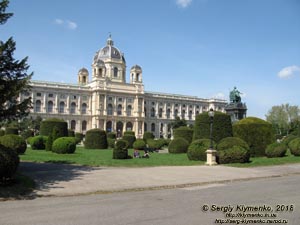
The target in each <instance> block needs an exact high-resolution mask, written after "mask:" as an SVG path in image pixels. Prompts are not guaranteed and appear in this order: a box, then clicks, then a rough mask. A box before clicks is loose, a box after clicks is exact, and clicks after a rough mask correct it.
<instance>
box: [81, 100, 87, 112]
mask: <svg viewBox="0 0 300 225" xmlns="http://www.w3.org/2000/svg"><path fill="white" fill-rule="evenodd" d="M86 109H87V104H86V103H82V105H81V113H82V114H86Z"/></svg>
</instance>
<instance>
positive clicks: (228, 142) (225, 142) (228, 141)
mask: <svg viewBox="0 0 300 225" xmlns="http://www.w3.org/2000/svg"><path fill="white" fill-rule="evenodd" d="M233 146H240V147H243V148H244V149H246V150H247V151H249V150H250V148H249V145H248V144H247V142H245V141H244V140H242V139H241V138H238V137H227V138H223V139H222V140H221V141H220V142H219V143H218V144H217V150H218V151H220V150H226V149H229V148H232V147H233Z"/></svg>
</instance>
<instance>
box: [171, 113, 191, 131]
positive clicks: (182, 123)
mask: <svg viewBox="0 0 300 225" xmlns="http://www.w3.org/2000/svg"><path fill="white" fill-rule="evenodd" d="M186 126H187V122H186V120H185V119H180V118H179V117H178V116H176V118H175V120H173V122H172V123H171V127H172V129H176V128H179V127H186Z"/></svg>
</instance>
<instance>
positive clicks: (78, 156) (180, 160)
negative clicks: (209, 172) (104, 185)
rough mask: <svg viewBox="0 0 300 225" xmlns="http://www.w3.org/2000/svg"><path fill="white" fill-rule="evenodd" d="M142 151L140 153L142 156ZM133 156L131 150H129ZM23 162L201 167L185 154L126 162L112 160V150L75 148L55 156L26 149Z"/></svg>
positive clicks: (153, 155)
mask: <svg viewBox="0 0 300 225" xmlns="http://www.w3.org/2000/svg"><path fill="white" fill-rule="evenodd" d="M142 153H143V151H140V154H141V155H142ZM129 155H133V150H129ZM20 158H21V160H23V161H31V162H51V163H66V164H78V165H85V166H114V167H149V166H191V165H203V164H204V162H201V161H190V160H189V159H188V158H187V155H186V154H165V153H150V158H149V159H145V158H133V159H127V160H118V159H112V150H92V149H84V148H83V147H81V146H80V147H79V146H77V148H76V151H75V153H74V154H56V153H53V152H49V151H45V150H31V148H29V147H28V148H27V150H26V152H25V154H23V155H21V156H20Z"/></svg>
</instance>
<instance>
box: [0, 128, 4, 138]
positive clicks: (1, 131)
mask: <svg viewBox="0 0 300 225" xmlns="http://www.w3.org/2000/svg"><path fill="white" fill-rule="evenodd" d="M4 135H5V130H2V129H0V137H1V136H4Z"/></svg>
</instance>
